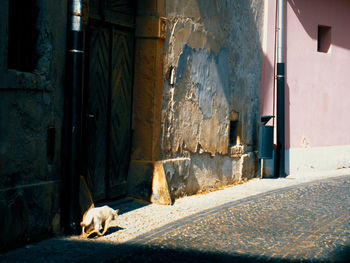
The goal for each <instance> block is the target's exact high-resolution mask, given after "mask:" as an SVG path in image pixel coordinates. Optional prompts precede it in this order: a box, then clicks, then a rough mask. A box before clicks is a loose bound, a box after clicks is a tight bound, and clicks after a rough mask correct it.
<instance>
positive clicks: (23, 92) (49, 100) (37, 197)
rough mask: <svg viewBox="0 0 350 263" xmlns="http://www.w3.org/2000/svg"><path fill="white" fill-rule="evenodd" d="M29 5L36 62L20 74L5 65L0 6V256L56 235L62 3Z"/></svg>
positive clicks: (5, 0) (5, 14) (4, 10)
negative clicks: (34, 13) (1, 252)
mask: <svg viewBox="0 0 350 263" xmlns="http://www.w3.org/2000/svg"><path fill="white" fill-rule="evenodd" d="M29 2H30V4H32V5H33V6H34V9H35V10H36V11H37V16H36V17H35V19H34V20H35V22H34V23H33V27H32V28H31V29H32V30H33V32H35V37H36V38H35V39H34V40H33V42H34V43H33V46H35V48H34V49H32V52H33V53H34V55H35V57H36V60H35V62H34V64H33V68H32V69H31V70H23V69H18V68H17V67H11V65H10V64H11V63H9V59H8V54H9V53H8V49H9V48H10V47H9V0H1V1H0V4H1V8H0V41H1V42H0V100H1V103H0V214H1V217H0V249H1V250H2V249H6V248H7V247H8V246H13V245H20V244H22V243H23V242H30V241H31V240H33V239H36V238H42V237H43V236H47V235H49V234H52V233H55V232H58V231H59V230H60V215H59V213H60V179H61V174H60V148H61V130H62V118H63V87H64V83H63V81H64V64H65V50H66V48H65V47H66V43H65V39H66V23H67V22H66V21H67V14H66V12H67V1H44V0H37V1H29ZM16 12H19V13H20V12H24V13H26V12H28V10H22V11H21V10H19V9H16ZM33 35H34V34H33ZM22 44H23V46H24V47H25V46H29V45H30V44H31V43H22ZM18 52H20V51H18ZM49 130H50V131H49ZM49 134H50V135H49ZM49 137H50V140H51V141H50V146H48V140H49ZM48 148H50V149H48Z"/></svg>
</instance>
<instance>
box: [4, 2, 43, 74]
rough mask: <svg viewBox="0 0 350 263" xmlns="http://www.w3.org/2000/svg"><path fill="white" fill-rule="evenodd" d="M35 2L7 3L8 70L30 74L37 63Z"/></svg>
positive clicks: (36, 13)
mask: <svg viewBox="0 0 350 263" xmlns="http://www.w3.org/2000/svg"><path fill="white" fill-rule="evenodd" d="M38 14H39V8H38V5H37V3H36V0H10V1H9V35H8V68H9V69H16V70H19V71H25V72H32V71H33V70H34V69H35V67H36V64H37V61H38V54H37V52H36V42H37V39H38V35H39V31H38V30H37V29H36V23H37V17H38Z"/></svg>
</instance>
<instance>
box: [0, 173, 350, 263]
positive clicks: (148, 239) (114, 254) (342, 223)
mask: <svg viewBox="0 0 350 263" xmlns="http://www.w3.org/2000/svg"><path fill="white" fill-rule="evenodd" d="M271 182H272V180H271ZM233 188H234V187H233ZM237 189H239V188H237ZM198 200H200V199H198ZM198 202H199V201H198ZM349 204H350V175H343V176H340V177H333V178H327V179H322V180H317V181H310V182H307V183H301V184H294V185H291V186H287V187H283V188H279V189H275V190H272V191H268V192H265V193H261V194H258V195H253V196H249V197H246V198H244V199H240V200H235V201H231V202H227V203H224V204H222V205H218V206H215V207H213V208H210V209H207V210H204V211H202V212H199V213H195V214H192V215H190V216H187V217H184V218H182V219H179V220H176V221H174V222H172V223H169V224H167V225H164V226H161V227H159V228H157V229H155V230H152V231H150V232H148V233H145V234H142V235H140V236H138V237H136V238H134V239H132V240H129V241H125V242H121V241H120V240H119V242H117V241H116V239H118V232H119V231H122V229H119V230H118V229H116V230H115V231H114V233H111V234H110V235H109V236H107V237H104V238H101V239H89V240H88V241H86V240H81V239H77V238H75V239H74V238H73V239H72V238H67V237H66V238H55V239H50V240H46V241H43V242H41V243H38V244H36V245H31V246H27V247H26V248H21V249H17V250H14V251H11V252H9V253H7V254H5V255H1V256H0V261H1V262H275V261H278V262H348V260H349V259H350V208H349ZM175 206H176V204H175ZM163 207H164V206H163ZM146 208H147V206H146ZM164 209H167V208H166V207H164ZM136 210H137V209H136ZM154 216H155V217H156V216H157V215H154ZM146 219H147V218H146Z"/></svg>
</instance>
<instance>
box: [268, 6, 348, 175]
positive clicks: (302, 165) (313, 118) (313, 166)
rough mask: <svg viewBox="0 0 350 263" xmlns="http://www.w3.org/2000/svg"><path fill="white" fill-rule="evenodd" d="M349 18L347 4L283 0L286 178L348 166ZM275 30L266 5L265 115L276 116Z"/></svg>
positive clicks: (272, 8) (271, 9) (270, 9)
mask: <svg viewBox="0 0 350 263" xmlns="http://www.w3.org/2000/svg"><path fill="white" fill-rule="evenodd" d="M349 14H350V1H348V0H285V13H284V16H285V20H284V30H285V33H284V45H285V49H284V58H285V67H286V78H285V170H286V173H287V174H294V173H304V172H312V171H321V170H335V169H340V168H344V167H350V118H349V112H350V34H349V27H350V16H349ZM275 29H276V1H275V0H269V1H265V35H264V43H263V50H264V61H263V73H262V74H263V75H262V100H261V115H276V113H275V106H274V101H275V100H274V96H275V92H274V69H275V66H274V65H275V59H276V58H275V46H276V44H275V32H276V30H275ZM267 166H269V163H267ZM270 166H271V164H270ZM267 171H268V169H267Z"/></svg>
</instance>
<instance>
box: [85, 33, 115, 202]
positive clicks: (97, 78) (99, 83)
mask: <svg viewBox="0 0 350 263" xmlns="http://www.w3.org/2000/svg"><path fill="white" fill-rule="evenodd" d="M87 36H88V40H89V41H88V53H89V55H88V60H89V61H88V69H89V71H88V72H89V73H88V81H87V84H88V87H87V111H86V113H87V145H86V147H87V178H86V179H87V183H88V185H89V186H90V190H91V192H92V196H93V198H94V200H95V201H98V200H102V199H105V197H106V195H105V192H106V191H105V190H106V189H105V175H106V160H107V159H106V158H107V156H106V149H107V141H106V134H107V127H108V126H107V123H108V119H107V113H108V107H109V105H108V99H109V98H108V89H109V60H110V59H109V43H110V36H109V30H108V29H106V28H104V27H101V26H90V27H89V29H88V33H87Z"/></svg>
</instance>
